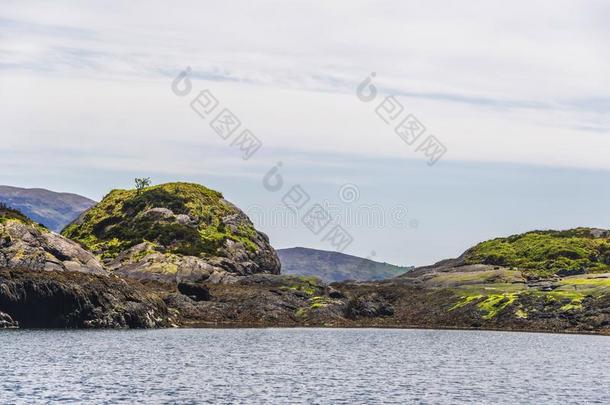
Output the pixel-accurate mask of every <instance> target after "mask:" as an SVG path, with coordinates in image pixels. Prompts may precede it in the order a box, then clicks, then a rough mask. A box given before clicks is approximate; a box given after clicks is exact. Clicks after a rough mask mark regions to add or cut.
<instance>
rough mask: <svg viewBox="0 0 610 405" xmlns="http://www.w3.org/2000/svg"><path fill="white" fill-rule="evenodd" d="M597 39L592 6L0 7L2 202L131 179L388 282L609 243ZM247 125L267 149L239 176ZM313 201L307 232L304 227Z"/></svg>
mask: <svg viewBox="0 0 610 405" xmlns="http://www.w3.org/2000/svg"><path fill="white" fill-rule="evenodd" d="M609 38H610V3H608V2H607V1H586V0H585V1H561V0H560V1H513V2H505V1H494V0H486V1H469V2H453V1H437V0H432V1H360V0H351V1H332V2H329V1H321V0H308V1H291V2H285V1H265V0H261V1H257V2H251V1H232V2H224V3H223V2H212V1H181V2H172V3H171V4H170V3H167V2H162V1H130V2H121V1H88V2H77V1H54V2H47V1H6V0H3V1H0V122H2V132H1V134H2V135H1V136H2V138H1V142H0V184H7V185H13V186H21V187H44V188H48V189H52V190H55V191H68V192H74V193H78V194H82V195H85V196H88V197H90V198H93V199H96V200H99V199H101V198H102V197H103V196H104V195H105V194H106V193H107V192H108V191H109V190H111V189H113V188H127V187H132V186H133V179H134V177H151V178H152V181H153V183H155V184H159V183H163V182H168V181H193V182H198V183H202V184H204V185H206V186H209V187H211V188H215V189H217V190H219V191H221V192H223V194H224V195H225V196H226V198H227V199H229V200H231V201H232V202H234V203H236V204H237V205H238V206H240V207H241V208H242V209H244V210H245V211H246V212H247V213H248V214H249V215H250V217H251V219H252V220H253V222H254V223H255V224H256V225H257V227H258V228H260V229H261V230H263V231H264V232H266V233H267V234H269V236H270V238H271V242H272V244H273V245H274V246H275V247H277V248H283V247H292V246H307V247H312V248H319V249H326V250H333V249H335V248H336V247H335V246H334V245H332V244H331V243H329V242H330V241H329V240H328V239H327V238H325V234H326V232H327V230H328V229H330V228H331V227H334V226H341V228H342V229H343V230H344V231H345V232H346V233H347V234H348V235H349V236H350V239H351V240H352V242H351V243H350V244H349V245H348V246H346V247H343V249H344V251H345V253H350V254H355V255H359V256H363V257H370V258H373V259H375V260H380V261H388V262H391V263H395V264H401V265H411V264H414V265H423V264H428V263H432V262H434V261H437V260H441V259H444V258H447V257H455V256H458V255H459V254H461V253H462V252H463V251H464V250H465V249H467V248H468V247H470V246H472V245H473V244H475V243H477V242H480V241H482V240H485V239H488V238H492V237H498V236H506V235H510V234H514V233H518V232H524V231H528V230H533V229H564V228H570V227H575V226H596V227H604V228H608V227H610V218H609V217H610V216H609V213H608V211H609V210H608V208H607V207H608V206H609V205H610V204H609V203H610V191H608V187H607V184H608V178H609V174H610V159H608V156H610V114H609V113H610V60H609V59H610V53H609V52H608V51H607V44H608V39H609ZM187 68H188V69H189V72H190V73H189V74H188V76H187V77H188V83H189V84H190V92H188V94H186V95H179V94H177V93H176V92H175V91H173V90H172V89H176V88H178V89H186V87H184V86H185V83H186V82H185V81H184V80H183V81H176V82H175V83H174V81H175V80H176V77H177V76H178V75H179V74H180V73H181V72H183V71H185V69H187ZM367 78H368V79H370V82H366V83H365V84H370V85H371V86H373V88H374V89H375V92H376V97H375V98H374V99H373V100H371V101H363V99H366V97H359V96H358V95H359V94H360V95H361V96H362V94H363V93H362V92H361V91H358V89H359V86H361V84H362V83H363V82H364V81H365V80H367ZM173 85H174V87H173ZM176 85H177V86H178V87H175V86H176ZM362 86H364V87H361V89H364V90H367V91H368V90H369V89H370V87H368V86H365V85H364V84H363V85H362ZM203 90H206V91H208V94H212V95H213V97H214V99H215V100H216V101H217V102H218V107H217V110H214V114H213V115H210V116H205V117H203V116H201V115H199V114H197V113H196V112H195V111H194V109H193V108H192V106H191V103H192V102H193V100H195V99H196V98H197V97H198V95H199V94H200V92H201V91H203ZM388 97H392V98H390V99H388ZM387 100H393V102H394V104H392V105H393V106H394V107H395V110H392V111H390V109H389V107H388V106H389V104H388V103H390V101H387ZM398 106H400V107H398ZM224 108H226V109H228V110H230V111H231V112H232V114H233V115H234V116H235V117H236V118H237V119H238V120H239V121H240V122H241V126H240V129H239V130H238V131H237V130H236V131H237V132H236V133H235V134H234V135H231V137H229V138H228V139H223V137H221V136H219V134H218V133H216V132H215V131H214V130H213V129H212V127H211V122H212V121H213V119H214V116H215V115H216V113H217V112H218V111H220V110H221V109H224ZM384 114H385V115H384ZM407 116H410V117H415V118H416V119H417V121H418V122H419V123H421V125H422V126H423V127H425V132H424V134H423V135H422V136H421V138H419V140H418V141H417V142H414V143H413V144H408V143H407V142H405V140H403V139H401V137H399V136H398V135H397V133H396V132H395V128H396V125H397V124H398V123H399V122H400V121H401V120H402V119H403V118H404V117H407ZM386 121H387V122H386ZM243 129H248V130H250V131H251V133H252V134H254V136H256V138H257V139H258V140H259V141H260V142H261V145H262V146H261V147H260V149H258V150H257V151H256V152H255V153H254V154H253V155H252V156H251V157H250V158H248V159H243V153H242V152H243V151H241V150H240V149H239V147H238V146H239V145H236V144H234V143H233V142H234V141H235V139H236V137H237V136H238V133H240V132H241V131H242V130H243ZM429 136H434V137H435V138H434V139H436V140H437V141H438V142H440V143H441V144H442V145H443V149H444V150H445V153H444V154H443V155H442V157H440V160H438V161H437V162H436V163H434V164H433V165H430V164H429V163H430V161H429V157H428V156H426V154H425V153H424V152H425V150H424V149H422V148H421V147H420V148H418V145H420V146H421V144H420V142H425V139H428V137H429ZM278 163H281V165H280V166H278ZM274 167H277V168H279V169H278V171H277V172H274V173H276V174H279V175H280V176H281V177H282V180H283V182H284V186H283V188H282V189H281V190H278V191H270V190H269V187H268V184H267V185H265V184H266V183H265V181H264V179H265V176H266V175H267V174H268V173H270V171H271V170H272V169H273V168H274ZM297 185H298V186H300V190H302V191H303V192H304V193H306V195H307V196H308V199H307V204H306V205H305V206H304V207H303V208H302V210H304V211H300V212H297V213H296V214H294V213H293V211H291V210H290V209H288V208H287V207H286V204H285V202H286V198H287V197H286V195H287V193H288V192H289V191H290V190H293V187H295V186H297ZM315 204H319V205H320V206H322V207H323V208H324V209H325V212H327V213H330V217H331V219H332V220H331V222H330V224H329V225H328V228H326V229H324V230H323V231H320V232H319V233H316V232H314V231H312V230H310V229H308V227H307V226H306V225H305V224H304V223H303V221H302V220H301V219H302V217H303V215H304V214H306V213H307V212H308V210H309V208H310V207H311V206H314V205H315Z"/></svg>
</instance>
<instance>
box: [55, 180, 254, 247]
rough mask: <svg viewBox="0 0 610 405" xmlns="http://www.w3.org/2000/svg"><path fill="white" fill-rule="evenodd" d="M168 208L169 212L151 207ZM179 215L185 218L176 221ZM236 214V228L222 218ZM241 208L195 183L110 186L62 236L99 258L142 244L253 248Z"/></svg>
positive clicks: (249, 230) (252, 227) (250, 230)
mask: <svg viewBox="0 0 610 405" xmlns="http://www.w3.org/2000/svg"><path fill="white" fill-rule="evenodd" d="M153 208H164V209H168V210H171V211H172V212H173V214H174V215H169V216H166V215H164V214H162V213H156V212H152V211H150V210H151V209H153ZM178 215H186V216H188V221H186V222H185V221H179V220H178V219H177V216H178ZM231 215H235V216H236V217H237V218H238V220H237V221H236V222H237V224H236V226H227V225H226V224H225V223H224V222H223V221H222V218H223V217H226V216H231ZM239 216H240V212H239V211H238V210H237V209H236V208H235V207H234V206H232V205H231V204H229V203H226V202H225V201H224V200H223V197H222V194H220V193H219V192H217V191H214V190H210V189H208V188H206V187H203V186H201V185H198V184H191V183H168V184H162V185H158V186H153V187H147V188H145V189H143V190H142V191H140V192H138V191H136V190H113V191H111V192H110V193H109V194H108V195H106V196H105V197H104V198H103V200H102V201H101V202H100V203H98V204H97V205H95V206H94V207H93V208H91V209H90V210H89V211H87V212H86V214H85V216H84V220H83V221H82V223H74V224H71V225H69V226H68V227H66V228H65V229H64V230H63V231H62V234H63V235H64V236H66V237H68V238H70V239H72V240H75V241H77V242H79V243H80V244H81V245H83V246H84V247H85V248H86V249H88V250H91V251H93V252H95V253H97V254H98V255H100V256H101V257H102V258H104V259H112V258H114V257H116V256H117V255H118V254H119V253H120V252H122V251H124V250H126V249H129V248H131V247H133V246H135V245H137V244H140V243H143V242H150V243H152V244H153V246H154V249H155V250H156V251H159V252H162V253H172V254H182V255H189V256H199V257H205V256H208V255H220V254H221V252H222V250H221V248H222V247H223V246H224V244H225V242H226V241H227V240H232V241H234V242H236V243H241V244H242V245H244V246H245V247H246V249H247V250H249V251H251V252H254V251H256V249H257V247H256V244H255V243H254V242H253V241H252V239H253V238H255V237H256V236H257V233H256V230H255V229H254V226H253V225H252V224H251V223H250V222H249V221H247V220H246V219H243V220H242V219H240V218H239Z"/></svg>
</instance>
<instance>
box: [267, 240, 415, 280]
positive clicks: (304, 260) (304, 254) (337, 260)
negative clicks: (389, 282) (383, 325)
mask: <svg viewBox="0 0 610 405" xmlns="http://www.w3.org/2000/svg"><path fill="white" fill-rule="evenodd" d="M277 254H278V256H279V257H280V261H281V262H282V274H295V275H299V276H316V277H319V278H321V279H322V280H324V281H328V282H335V281H344V280H359V281H370V280H384V279H388V278H393V277H397V276H399V275H401V274H404V273H406V272H407V271H409V270H412V269H413V267H400V266H394V265H392V264H388V263H379V262H375V261H372V260H369V259H363V258H361V257H357V256H350V255H346V254H343V253H337V252H328V251H324V250H316V249H307V248H302V247H296V248H290V249H278V250H277Z"/></svg>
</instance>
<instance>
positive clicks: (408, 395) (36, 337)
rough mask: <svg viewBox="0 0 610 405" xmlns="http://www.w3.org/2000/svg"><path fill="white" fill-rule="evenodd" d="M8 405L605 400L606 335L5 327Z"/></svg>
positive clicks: (2, 343) (0, 381)
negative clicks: (44, 404)
mask: <svg viewBox="0 0 610 405" xmlns="http://www.w3.org/2000/svg"><path fill="white" fill-rule="evenodd" d="M0 347H1V348H2V349H1V350H0V364H2V365H3V366H2V378H0V393H1V395H2V400H1V402H3V403H7V402H8V403H14V402H17V403H19V402H22V403H32V402H49V401H64V402H67V403H70V402H72V403H82V402H96V403H104V402H107V403H131V402H134V401H147V402H149V403H161V402H172V403H204V402H208V403H215V404H218V403H277V404H285V403H332V404H342V403H345V404H348V403H349V404H354V403H363V404H364V403H367V404H370V403H396V404H403V403H405V402H406V401H408V402H425V403H472V402H505V403H506V402H510V403H515V402H545V403H571V402H572V403H576V402H578V403H582V402H589V403H594V402H597V403H610V391H609V388H608V387H610V371H609V368H608V353H610V338H608V337H601V336H579V335H551V334H535V333H505V332H478V331H429V330H383V329H382V330H373V329H180V330H154V331H25V330H7V331H0Z"/></svg>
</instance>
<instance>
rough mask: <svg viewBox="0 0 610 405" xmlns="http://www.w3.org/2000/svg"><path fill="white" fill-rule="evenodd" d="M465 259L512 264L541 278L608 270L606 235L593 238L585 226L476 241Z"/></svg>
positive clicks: (609, 242) (609, 241) (609, 250)
mask: <svg viewBox="0 0 610 405" xmlns="http://www.w3.org/2000/svg"><path fill="white" fill-rule="evenodd" d="M466 262H467V263H469V264H475V263H483V264H490V265H497V266H505V267H516V268H519V269H522V270H525V272H526V273H527V274H531V275H536V276H541V277H546V276H551V275H553V274H556V273H557V272H558V271H584V272H587V273H596V272H604V271H608V270H610V238H609V237H608V236H607V235H606V236H599V237H595V236H594V235H593V234H592V232H591V230H590V229H588V228H577V229H573V230H569V231H534V232H528V233H525V234H521V235H514V236H511V237H508V238H498V239H493V240H489V241H486V242H483V243H480V244H478V245H477V246H475V247H474V248H472V249H471V250H470V251H469V252H468V254H467V256H466Z"/></svg>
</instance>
